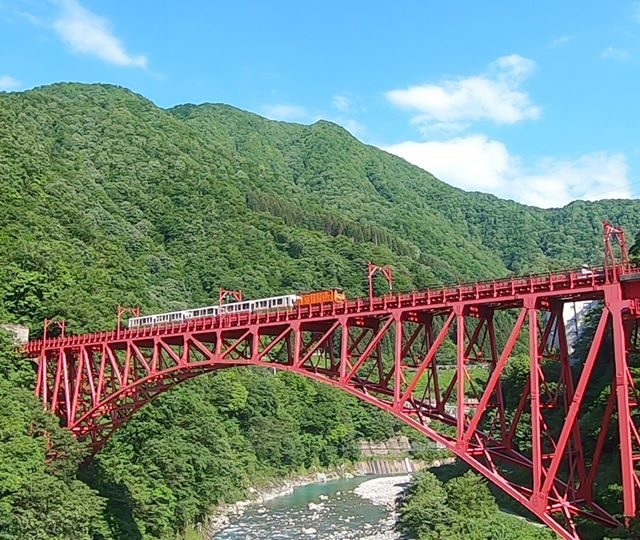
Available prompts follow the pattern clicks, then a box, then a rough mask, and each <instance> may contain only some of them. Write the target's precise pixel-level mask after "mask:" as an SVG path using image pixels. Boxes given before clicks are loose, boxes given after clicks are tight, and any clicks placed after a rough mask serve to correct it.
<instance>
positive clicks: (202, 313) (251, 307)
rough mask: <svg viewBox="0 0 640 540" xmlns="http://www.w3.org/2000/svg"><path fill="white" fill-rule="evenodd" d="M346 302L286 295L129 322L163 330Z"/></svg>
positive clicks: (335, 292) (329, 296) (338, 293)
mask: <svg viewBox="0 0 640 540" xmlns="http://www.w3.org/2000/svg"><path fill="white" fill-rule="evenodd" d="M345 300H346V295H345V293H344V292H343V291H342V289H328V290H324V291H314V292H308V293H299V294H285V295H282V296H272V297H270V298H259V299H257V300H241V301H239V302H231V303H228V304H223V303H220V304H217V305H215V306H207V307H200V308H195V309H186V310H182V311H171V312H169V313H158V314H156V315H143V316H141V317H132V318H130V319H129V322H128V326H129V328H140V327H143V326H159V325H164V324H175V323H180V322H183V321H189V320H191V319H201V318H203V317H218V316H219V315H225V314H228V313H242V312H254V311H271V310H274V309H292V308H294V307H296V306H305V305H310V304H321V303H324V302H333V303H342V302H344V301H345Z"/></svg>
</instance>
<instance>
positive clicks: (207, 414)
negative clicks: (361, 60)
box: [0, 84, 640, 540]
mask: <svg viewBox="0 0 640 540" xmlns="http://www.w3.org/2000/svg"><path fill="white" fill-rule="evenodd" d="M0 193H1V196H0V262H1V264H0V320H2V321H10V322H20V323H25V324H29V325H30V326H31V328H32V329H33V330H35V331H36V333H37V331H38V330H39V328H40V327H41V321H42V319H43V318H45V317H61V318H64V319H67V321H68V322H69V327H70V329H71V330H72V331H74V332H81V331H87V330H97V329H104V328H108V327H110V326H113V325H114V322H115V320H114V319H115V309H116V305H117V304H122V305H129V306H133V305H140V306H142V308H143V310H144V311H145V312H147V313H150V312H159V311H166V310H171V309H179V308H186V307H193V306H197V305H205V304H210V303H213V302H214V299H216V298H217V289H218V287H220V286H223V287H226V288H242V289H243V290H244V291H245V293H246V295H247V296H248V297H259V296H270V295H274V294H278V293H285V292H295V291H304V290H317V289H321V288H325V287H333V286H342V287H344V288H345V289H346V290H347V293H348V294H349V295H351V296H356V295H360V294H364V293H365V292H366V286H367V285H366V279H365V277H366V276H365V269H366V263H367V261H369V260H371V261H376V262H378V263H381V264H391V265H393V267H394V275H395V276H396V286H397V288H398V289H399V290H403V289H405V290H407V289H411V288H419V287H426V286H436V285H440V284H443V283H448V282H454V281H460V280H476V279H477V280H480V279H486V278H489V277H493V276H503V275H506V274H508V273H509V272H539V271H546V270H549V269H553V268H557V267H564V266H573V265H577V264H580V263H582V262H584V261H590V262H598V261H599V259H600V258H601V251H602V249H601V228H602V220H603V219H605V218H606V219H609V220H611V221H613V222H615V223H617V224H620V225H623V226H625V227H627V228H628V230H630V231H635V230H637V229H640V203H639V202H638V201H628V200H625V201H603V202H598V203H583V202H576V203H573V204H572V205H569V206H567V207H565V208H562V209H557V210H540V209H536V208H530V207H526V206H522V205H519V204H516V203H514V202H511V201H504V200H500V199H497V198H495V197H493V196H489V195H484V194H478V193H465V192H463V191H461V190H459V189H455V188H452V187H450V186H448V185H447V184H445V183H443V182H440V181H439V180H437V179H436V178H434V177H433V176H432V175H430V174H428V173H426V172H424V171H422V170H421V169H418V168H416V167H414V166H412V165H410V164H408V163H406V162H405V161H403V160H402V159H400V158H397V157H395V156H392V155H389V154H387V153H385V152H383V151H381V150H379V149H377V148H374V147H370V146H366V145H364V144H362V143H360V142H359V141H358V140H356V139H355V138H353V137H352V136H351V135H350V134H349V133H347V132H346V131H345V130H344V129H342V128H340V127H339V126H336V125H333V124H331V123H328V122H324V121H321V122H318V123H316V124H314V125H311V126H301V125H294V124H286V123H280V122H273V121H269V120H266V119H264V118H261V117H259V116H257V115H254V114H251V113H247V112H243V111H240V110H238V109H235V108H233V107H229V106H226V105H202V106H193V105H183V106H179V107H175V108H173V109H170V110H163V109H160V108H158V107H156V106H155V105H154V104H153V103H151V102H150V101H148V100H146V99H144V98H143V97H141V96H138V95H136V94H134V93H132V92H130V91H128V90H126V89H122V88H117V87H113V86H106V85H81V84H57V85H53V86H49V87H44V88H38V89H35V90H31V91H28V92H22V93H0ZM30 370H31V366H29V365H28V364H24V363H20V362H19V360H18V359H16V358H15V356H14V355H13V354H12V353H11V352H10V347H8V346H7V345H6V344H3V343H0V382H2V384H1V385H0V399H1V400H2V402H3V403H5V404H6V406H5V407H1V408H0V409H1V410H0V428H1V429H0V431H2V433H7V434H9V435H8V437H5V438H3V440H1V441H0V456H2V458H3V459H0V461H1V462H2V463H4V464H6V470H4V469H3V473H2V474H0V539H4V538H16V537H25V538H26V537H34V538H35V537H37V538H42V539H49V538H56V539H58V540H61V539H65V540H66V539H67V538H68V539H71V538H87V539H106V538H145V539H146V538H149V539H151V538H175V534H176V531H179V530H183V529H184V528H185V526H187V525H189V524H192V523H194V522H196V521H197V520H201V519H202V518H203V516H205V515H206V513H207V512H208V511H209V509H210V508H211V505H213V504H215V503H218V502H221V501H233V500H235V499H237V498H238V497H242V496H243V495H244V494H245V493H246V490H247V488H248V487H249V486H251V485H253V484H255V482H256V481H265V480H267V479H269V478H273V477H274V476H282V475H283V474H285V473H287V472H290V471H295V470H300V469H304V468H308V467H311V466H329V465H334V464H336V463H341V462H344V461H345V460H349V459H354V458H356V457H357V447H356V441H357V440H358V439H360V438H363V437H366V438H373V439H382V438H385V437H388V436H390V435H392V434H393V433H395V432H397V431H398V429H399V426H398V425H397V424H395V423H394V422H392V421H391V420H390V419H389V418H388V417H385V416H383V415H382V414H381V413H379V414H376V413H375V412H374V411H371V410H370V409H369V408H367V407H366V406H364V405H362V404H360V403H358V402H356V401H355V399H354V398H351V397H349V396H346V395H342V394H339V393H337V392H335V391H334V390H332V389H328V388H323V387H320V386H319V385H317V384H315V383H311V382H309V381H305V380H300V379H298V378H296V377H293V376H290V375H286V374H285V375H277V376H271V375H270V374H263V373H258V372H254V371H252V370H244V371H242V370H238V371H228V372H223V373H221V374H220V375H217V376H206V377H201V378H198V379H195V380H193V381H190V382H188V383H185V384H184V385H181V386H180V387H179V388H177V389H175V390H172V391H171V392H169V393H167V394H166V395H163V396H161V397H160V398H158V399H157V400H156V401H154V402H153V403H152V404H151V405H149V406H147V407H146V408H144V409H143V410H142V411H141V412H140V413H139V414H138V415H137V416H136V417H134V418H133V420H132V421H131V422H129V423H128V424H127V425H126V426H125V427H123V428H122V429H121V430H120V431H119V432H118V433H117V435H116V436H115V437H114V438H113V439H112V440H111V442H110V444H109V445H108V446H107V448H106V449H105V450H104V452H103V453H102V454H101V455H100V456H99V458H98V459H97V461H96V463H95V464H94V465H93V467H91V468H89V469H86V470H84V471H83V473H82V474H83V477H84V479H85V480H86V482H87V483H88V484H89V486H90V487H91V488H92V489H89V488H88V487H87V486H86V485H85V484H79V482H78V481H77V480H76V471H77V463H78V462H79V461H80V459H81V454H82V448H80V445H78V444H77V443H76V442H75V441H73V440H71V439H70V437H68V434H65V433H64V432H61V431H60V430H56V429H55V420H54V419H52V418H50V417H48V416H47V415H44V417H43V415H42V413H41V412H40V409H39V407H38V404H37V403H36V402H35V400H32V399H31V400H30V398H29V394H30V392H29V390H28V386H29V385H30V384H31V381H32V380H33V377H32V374H31V373H30ZM15 403H25V406H24V407H23V408H21V409H20V415H19V421H17V420H16V415H15V413H14V412H12V407H11V406H10V405H11V404H15ZM336 411H338V414H336ZM3 426H4V427H3ZM34 426H35V428H37V429H35V428H34ZM47 433H49V434H51V433H53V440H54V443H55V448H54V450H55V451H56V452H58V453H59V454H62V455H63V461H59V460H46V461H45V459H44V457H45V456H49V454H50V453H51V450H52V449H51V447H50V441H51V437H50V436H49V435H48V434H47ZM48 441H49V442H48ZM64 456H66V457H64ZM43 462H44V463H43ZM21 463H28V464H29V466H28V467H20V466H19V465H20V464H21ZM60 463H62V465H59V464H60ZM62 466H64V471H62V472H61V470H60V467H62ZM34 471H35V472H37V474H38V475H39V476H38V478H39V479H40V480H42V481H41V482H40V481H39V483H38V485H41V486H45V487H43V488H42V489H39V490H36V489H33V478H34V474H35V473H34ZM46 486H49V487H46ZM69 493H72V494H73V497H77V498H80V499H82V500H83V501H84V503H85V506H86V508H87V510H86V512H74V511H73V508H72V507H73V506H74V505H75V503H74V502H73V501H74V500H75V499H74V498H73V497H71V498H70V495H69ZM98 493H99V495H98ZM65 501H66V502H65ZM70 501H71V502H70ZM63 503H65V504H66V505H65V504H63ZM58 507H59V508H61V510H60V516H59V519H58V518H56V519H53V518H52V519H51V520H50V522H49V521H47V522H45V521H43V520H42V519H41V518H40V517H39V516H42V515H43V514H46V513H47V509H48V508H58ZM17 509H26V510H25V512H26V513H27V514H28V515H23V514H22V513H20V512H17ZM58 525H59V526H60V527H62V526H63V527H64V530H56V526H58ZM7 531H8V532H7ZM3 535H4V536H3Z"/></svg>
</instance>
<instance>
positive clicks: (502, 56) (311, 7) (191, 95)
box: [0, 0, 640, 206]
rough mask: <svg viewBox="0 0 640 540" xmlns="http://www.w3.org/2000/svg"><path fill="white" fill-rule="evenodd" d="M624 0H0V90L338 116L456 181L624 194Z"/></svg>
mask: <svg viewBox="0 0 640 540" xmlns="http://www.w3.org/2000/svg"><path fill="white" fill-rule="evenodd" d="M639 67H640V1H630V0H629V1H609V2H601V1H598V2H596V1H589V0H587V1H563V2H557V1H555V2H551V1H538V2H507V1H485V2H477V1H451V2H442V1H441V0H440V1H430V0H423V1H401V0H396V1H395V2H387V1H382V0H380V1H371V0H369V1H364V0H352V1H351V2H345V1H342V2H336V1H332V0H325V1H323V2H300V1H299V0H298V1H297V2H293V1H278V0H272V1H270V2H265V1H257V0H256V1H247V0H244V1H242V0H237V1H234V2H215V1H204V0H202V1H192V2H181V3H177V2H158V1H150V0H136V1H131V2H125V1H110V2H108V1H106V0H101V1H100V0H79V1H78V0H41V1H36V0H13V1H8V0H0V90H6V91H15V90H23V89H28V88H31V87H34V86H39V85H43V84H48V83H52V82H57V81H82V82H108V83H114V84H119V85H122V86H126V87H128V88H131V89H132V90H134V91H136V92H139V93H141V94H143V95H145V96H147V97H149V98H150V99H152V100H153V101H154V102H155V103H157V104H158V105H159V106H161V107H170V106H172V105H176V104H179V103H186V102H192V103H202V102H223V103H229V104H232V105H235V106H237V107H240V108H242V109H247V110H251V111H255V112H257V113H259V114H263V115H266V116H268V117H270V118H274V119H278V120H286V121H295V122H302V123H312V122H314V121H316V120H318V119H319V118H325V119H328V120H332V121H334V122H337V123H339V124H342V125H343V126H345V127H346V128H347V129H349V130H350V131H351V132H352V133H353V134H354V135H356V136H357V137H358V138H359V139H361V140H363V141H364V142H367V143H369V144H374V145H376V146H379V147H381V148H384V149H386V150H388V151H391V152H394V153H396V154H398V155H400V156H402V157H404V158H405V159H407V160H409V161H411V162H413V163H415V164H416V165H418V166H421V167H423V168H425V169H427V170H429V171H431V172H433V173H435V174H436V175H437V176H439V177H440V178H441V179H442V180H444V181H446V182H448V183H450V184H453V185H456V186H459V187H462V188H464V189H468V190H478V191H486V192H491V193H494V194H496V195H499V196H502V197H507V198H511V199H515V200H518V201H521V202H525V203H528V204H534V205H538V206H561V205H564V204H566V203H568V202H569V201H571V200H574V199H579V198H590V199H595V198H625V197H638V196H640V174H639V171H640V141H638V138H637V137H636V132H637V129H638V128H637V126H638V125H640V106H638V96H640V77H639V76H638V68H639Z"/></svg>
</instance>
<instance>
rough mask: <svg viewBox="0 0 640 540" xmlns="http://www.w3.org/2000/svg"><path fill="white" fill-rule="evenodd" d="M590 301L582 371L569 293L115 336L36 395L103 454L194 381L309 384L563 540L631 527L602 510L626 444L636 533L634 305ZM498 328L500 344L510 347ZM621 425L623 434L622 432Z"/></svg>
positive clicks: (627, 510) (603, 291) (51, 360)
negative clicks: (510, 374) (465, 474)
mask: <svg viewBox="0 0 640 540" xmlns="http://www.w3.org/2000/svg"><path fill="white" fill-rule="evenodd" d="M592 281H593V280H592ZM532 289H533V288H532ZM476 290H477V286H476ZM581 294H582V297H584V298H588V299H600V300H602V301H603V310H602V315H601V317H600V320H599V323H598V326H597V329H596V332H595V335H594V336H593V338H592V339H591V343H590V347H589V350H588V353H587V355H586V358H584V359H583V360H584V362H583V363H582V368H581V369H577V368H572V366H571V364H570V358H569V352H568V347H567V339H566V332H565V328H564V323H563V318H562V306H563V303H564V302H565V301H566V300H567V293H566V292H564V291H562V290H560V291H558V292H553V291H541V292H536V291H535V290H531V292H529V293H528V294H523V295H518V296H507V297H505V298H504V299H501V300H496V299H495V298H492V299H490V301H488V300H487V301H484V300H464V299H460V300H458V301H452V302H448V303H446V304H440V305H437V306H429V305H424V306H416V305H415V302H413V301H411V302H408V301H407V302H406V303H405V304H404V305H403V303H402V302H401V301H398V302H397V303H396V304H391V303H389V302H388V301H387V300H385V301H384V303H383V307H382V308H381V309H377V310H371V311H369V312H367V313H365V314H362V313H352V314H350V313H348V312H341V313H336V312H330V313H322V312H321V313H320V314H319V315H318V316H313V315H312V313H311V312H310V313H309V316H308V317H306V318H304V317H300V318H298V319H293V320H290V319H288V318H287V317H285V316H281V315H277V316H276V317H271V318H268V317H267V318H265V319H264V320H260V319H259V318H253V319H252V318H251V317H248V318H246V324H243V323H242V321H241V320H240V319H238V320H237V321H236V323H237V324H231V322H229V321H228V320H225V321H221V322H220V324H219V325H218V326H214V325H211V326H206V325H201V326H200V327H198V326H194V327H177V328H172V329H170V330H169V329H168V330H167V331H166V332H162V333H161V332H156V333H149V334H145V333H144V332H140V333H129V332H121V333H118V335H117V336H114V335H112V334H107V333H105V337H104V339H103V340H102V341H100V340H98V342H96V340H95V339H92V340H91V341H90V342H83V341H82V340H78V342H77V343H73V342H71V343H69V342H65V341H56V340H52V341H50V342H48V345H47V344H44V345H43V347H42V349H41V350H40V351H39V357H38V362H39V367H38V376H37V389H36V391H37V394H38V396H39V397H40V399H41V400H42V401H43V403H44V404H45V406H46V408H47V409H49V410H51V411H52V412H54V413H55V414H56V415H58V416H59V417H60V418H61V419H62V421H63V423H64V425H65V426H66V427H68V428H69V429H71V430H72V431H73V432H74V433H75V434H77V435H78V436H80V437H84V438H89V439H90V440H91V442H92V446H93V450H94V452H97V451H99V450H100V448H102V447H103V445H104V444H105V443H106V441H107V440H108V438H109V436H110V435H111V434H112V433H113V432H114V431H115V430H116V429H118V427H119V426H121V425H122V424H123V423H124V422H126V421H127V420H128V419H129V418H130V417H131V416H132V415H133V414H135V412H136V411H137V410H139V409H140V408H141V407H142V406H144V405H145V404H146V403H148V402H149V401H150V400H151V399H153V398H154V397H155V396H157V395H159V394H161V393H162V392H165V391H166V390H168V389H170V388H172V387H173V386H175V385H176V384H179V383H181V382H183V381H185V380H187V379H191V378H193V377H195V376H198V375H200V374H203V373H207V372H212V371H215V370H217V369H223V368H228V367H236V366H263V367H269V368H275V369H278V370H283V371H289V372H293V373H297V374H300V375H303V376H306V377H309V378H311V379H314V380H317V381H321V382H324V383H326V384H329V385H331V386H334V387H336V388H339V389H342V390H345V391H347V392H349V393H351V394H353V395H355V396H357V397H358V398H360V399H362V400H364V401H366V402H368V403H370V404H372V405H375V406H376V407H379V408H380V409H382V410H385V411H387V412H389V413H391V414H393V415H395V416H396V417H398V418H399V419H401V420H402V421H404V422H406V423H407V424H409V425H411V426H413V427H414V428H416V429H418V430H419V431H421V432H422V433H424V434H425V435H426V436H427V437H429V438H430V439H432V440H434V441H436V442H438V443H440V444H442V445H443V446H444V447H445V448H448V449H449V450H451V451H452V452H453V453H454V454H455V455H457V456H458V457H459V458H461V459H463V460H464V461H466V462H467V463H468V464H469V465H470V466H471V467H472V468H474V469H475V470H477V471H479V472H480V473H482V474H483V475H484V476H485V477H487V478H488V479H489V480H491V481H492V482H493V483H494V484H496V485H497V486H499V487H500V488H502V489H503V490H504V491H505V492H507V493H508V494H509V495H511V496H512V497H513V498H515V499H516V500H518V501H519V502H520V503H522V504H523V505H524V506H525V507H526V508H528V509H529V510H530V511H531V512H533V513H534V514H535V515H537V516H538V517H539V518H540V519H541V520H542V521H543V522H544V523H546V524H547V525H548V526H549V527H551V528H552V529H553V530H554V531H556V532H557V533H559V534H560V535H561V536H562V537H564V538H570V539H577V538H579V535H578V531H577V528H576V518H578V517H581V518H586V519H591V520H595V521H598V522H600V523H603V524H606V525H610V526H617V525H619V522H618V520H617V519H616V518H615V517H613V516H612V515H610V514H608V513H607V512H606V511H604V510H603V509H602V508H601V507H600V506H599V505H598V504H597V502H596V501H594V484H595V482H596V479H597V475H598V471H599V467H600V462H601V458H602V453H603V449H604V447H605V445H606V444H607V438H608V437H611V436H612V432H618V433H619V438H620V462H621V478H622V484H623V492H624V515H625V516H626V517H628V518H630V517H633V516H635V515H636V513H637V492H638V489H639V488H640V486H639V481H638V474H637V469H636V467H635V464H636V463H637V462H638V460H639V459H640V435H639V432H638V426H637V425H636V423H635V420H634V417H633V415H632V410H633V409H634V408H635V407H637V403H638V397H637V393H636V384H635V381H634V380H633V376H632V370H631V369H630V368H629V354H628V351H629V349H630V347H631V345H630V343H631V336H632V335H633V336H635V335H636V333H635V330H634V328H635V324H634V322H635V321H631V322H630V321H629V309H628V308H629V302H630V301H629V300H628V299H624V298H623V294H622V292H621V287H620V284H619V283H606V284H601V285H599V286H597V287H596V286H595V285H594V283H593V282H592V283H591V286H590V287H588V288H587V289H586V290H585V291H584V292H583V293H575V294H572V295H571V296H570V298H572V299H580V298H581ZM414 297H415V295H414ZM414 300H415V298H414ZM503 312H510V313H511V314H512V315H510V316H509V315H504V314H503V315H500V314H501V313H503ZM498 318H500V322H501V326H502V330H503V332H502V334H503V335H498V334H499V332H498V328H497V327H498V324H497V319H498ZM505 325H508V326H509V328H508V329H507V331H506V332H504V327H505ZM608 332H610V333H611V335H612V338H613V339H612V340H611V341H607V339H606V335H607V333H608ZM447 343H448V344H449V347H448V350H449V351H450V350H451V348H452V345H453V348H455V358H453V359H452V358H450V357H447V347H446V346H445V344H447ZM605 343H609V344H610V346H611V350H610V351H605ZM518 347H519V348H520V350H521V351H522V350H524V349H526V350H527V351H528V356H529V365H528V376H527V378H526V381H525V382H524V384H523V385H522V387H521V388H511V389H510V390H509V391H510V392H512V393H513V392H515V393H517V395H519V396H520V398H519V403H518V405H517V406H516V407H515V409H514V410H508V408H507V405H506V402H507V396H506V395H505V381H506V370H507V369H508V366H509V364H510V361H512V358H513V356H514V351H515V350H516V349H517V348H518ZM608 354H609V355H610V358H611V359H612V360H611V362H610V363H611V366H610V368H611V369H610V371H611V373H612V379H611V381H610V383H611V393H610V395H611V398H610V399H609V402H608V404H607V407H606V409H605V411H604V413H603V418H602V422H601V430H600V432H599V435H598V438H597V441H596V444H595V447H594V449H593V451H591V452H587V450H586V448H585V447H586V445H585V444H584V443H585V438H586V437H587V435H588V434H585V433H583V432H582V431H581V426H580V414H581V410H582V407H583V406H584V405H585V395H586V393H588V390H589V388H591V387H592V384H593V377H592V374H593V372H594V370H595V369H596V367H597V366H600V367H602V364H603V363H605V362H607V361H608V358H609V356H607V355H608ZM451 361H453V363H449V364H446V363H447V362H451ZM447 365H448V366H450V368H454V369H455V376H454V377H453V378H452V379H451V380H450V381H449V382H447V383H446V384H445V383H443V382H442V377H441V374H440V371H441V368H442V367H443V366H445V367H446V366H447ZM476 368H477V369H486V370H487V375H488V376H487V378H486V379H487V380H486V382H485V383H484V384H479V383H478V382H477V381H474V377H473V376H472V372H473V371H474V369H476ZM554 414H555V415H556V422H551V421H550V419H551V417H552V416H553V415H554ZM558 416H560V418H562V422H560V425H559V426H558V422H557V417H558ZM614 422H617V430H613V429H610V428H611V426H612V424H613V423H614ZM554 426H556V427H555V428H554ZM523 434H524V435H523ZM613 434H614V435H615V433H613ZM529 449H530V450H529ZM506 467H517V468H519V469H521V470H522V471H524V473H525V479H524V480H522V477H521V476H520V477H518V478H519V479H518V480H515V479H514V478H512V477H511V476H510V474H509V472H508V470H507V468H506Z"/></svg>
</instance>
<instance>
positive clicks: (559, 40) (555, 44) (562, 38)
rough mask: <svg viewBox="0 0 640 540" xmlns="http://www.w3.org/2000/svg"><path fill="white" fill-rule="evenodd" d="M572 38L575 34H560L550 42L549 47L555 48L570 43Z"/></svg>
mask: <svg viewBox="0 0 640 540" xmlns="http://www.w3.org/2000/svg"><path fill="white" fill-rule="evenodd" d="M572 39H573V36H559V37H557V38H555V39H554V40H553V41H552V42H551V43H550V44H549V47H551V48H552V49H555V48H556V47H560V46H562V45H565V44H566V43H569V42H570V41H571V40H572Z"/></svg>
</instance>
